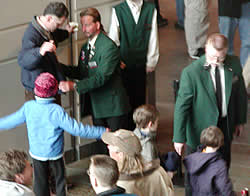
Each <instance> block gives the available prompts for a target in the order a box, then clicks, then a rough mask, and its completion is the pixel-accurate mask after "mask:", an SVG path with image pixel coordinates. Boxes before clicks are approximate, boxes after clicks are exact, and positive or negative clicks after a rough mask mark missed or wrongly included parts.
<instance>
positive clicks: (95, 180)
mask: <svg viewBox="0 0 250 196" xmlns="http://www.w3.org/2000/svg"><path fill="white" fill-rule="evenodd" d="M94 183H95V187H98V182H97V179H96V177H94Z"/></svg>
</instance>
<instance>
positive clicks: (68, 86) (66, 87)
mask: <svg viewBox="0 0 250 196" xmlns="http://www.w3.org/2000/svg"><path fill="white" fill-rule="evenodd" d="M75 85H76V83H75V82H73V81H61V82H60V83H59V89H60V90H61V91H62V92H64V93H66V92H69V91H72V90H74V89H75Z"/></svg>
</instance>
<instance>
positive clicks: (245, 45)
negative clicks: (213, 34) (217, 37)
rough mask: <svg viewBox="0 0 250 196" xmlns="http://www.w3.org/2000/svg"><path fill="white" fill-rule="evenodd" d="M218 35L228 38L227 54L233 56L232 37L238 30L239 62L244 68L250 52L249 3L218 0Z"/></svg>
mask: <svg viewBox="0 0 250 196" xmlns="http://www.w3.org/2000/svg"><path fill="white" fill-rule="evenodd" d="M218 9H219V29H220V33H222V34H223V35H225V36H226V37H227V38H228V42H229V47H228V54H230V55H232V54H234V35H235V32H236V28H237V27H238V28H239V34H240V40H241V49H240V61H241V65H242V66H244V65H245V63H246V61H247V57H248V56H249V53H250V52H249V50H250V31H249V26H250V1H249V0H218Z"/></svg>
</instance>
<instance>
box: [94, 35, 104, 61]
mask: <svg viewBox="0 0 250 196" xmlns="http://www.w3.org/2000/svg"><path fill="white" fill-rule="evenodd" d="M103 36H104V35H103V33H102V32H100V33H99V35H98V37H97V38H96V41H95V45H94V46H93V48H92V51H93V56H92V58H91V60H94V59H95V55H96V54H98V52H99V48H100V45H102V44H103V42H102V39H103Z"/></svg>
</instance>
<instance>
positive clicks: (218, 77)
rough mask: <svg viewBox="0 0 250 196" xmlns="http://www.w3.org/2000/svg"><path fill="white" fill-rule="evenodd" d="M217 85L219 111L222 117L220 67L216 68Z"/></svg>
mask: <svg viewBox="0 0 250 196" xmlns="http://www.w3.org/2000/svg"><path fill="white" fill-rule="evenodd" d="M215 84H216V100H217V105H218V109H219V113H220V116H221V112H222V92H221V79H220V71H219V68H218V66H216V68H215Z"/></svg>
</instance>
